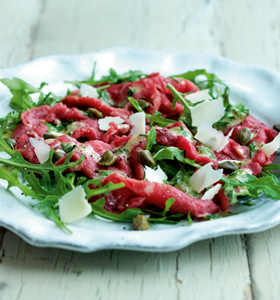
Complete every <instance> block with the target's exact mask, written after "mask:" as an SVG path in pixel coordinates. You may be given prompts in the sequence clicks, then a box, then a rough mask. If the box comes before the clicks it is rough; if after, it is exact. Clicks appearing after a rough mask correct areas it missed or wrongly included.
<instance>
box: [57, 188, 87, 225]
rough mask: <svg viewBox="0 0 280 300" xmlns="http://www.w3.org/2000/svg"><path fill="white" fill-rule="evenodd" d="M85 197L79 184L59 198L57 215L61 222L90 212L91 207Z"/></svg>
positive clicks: (69, 220) (74, 219) (84, 215)
mask: <svg viewBox="0 0 280 300" xmlns="http://www.w3.org/2000/svg"><path fill="white" fill-rule="evenodd" d="M85 197H86V194H85V191H84V189H83V187H82V186H81V185H79V186H77V187H76V188H75V189H74V190H72V191H70V192H68V193H67V194H65V195H63V196H62V197H61V198H60V199H59V215H60V219H61V221H62V222H66V223H70V222H74V221H77V220H80V219H82V218H84V217H86V216H87V215H89V214H90V213H91V212H92V208H91V206H90V204H89V203H88V201H87V199H86V198H85Z"/></svg>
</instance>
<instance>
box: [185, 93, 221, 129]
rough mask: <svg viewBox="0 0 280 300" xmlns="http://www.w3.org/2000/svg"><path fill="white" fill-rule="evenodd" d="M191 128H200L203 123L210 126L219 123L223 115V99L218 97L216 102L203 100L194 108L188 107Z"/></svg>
mask: <svg viewBox="0 0 280 300" xmlns="http://www.w3.org/2000/svg"><path fill="white" fill-rule="evenodd" d="M190 111H191V117H192V126H196V127H198V126H200V125H201V124H202V123H203V122H207V123H209V124H210V125H212V124H214V123H215V122H217V121H219V120H220V119H221V117H222V116H223V115H224V114H225V108H224V104H223V98H222V97H219V98H218V99H216V100H212V101H209V100H205V101H203V102H202V103H199V104H197V105H196V106H194V107H190Z"/></svg>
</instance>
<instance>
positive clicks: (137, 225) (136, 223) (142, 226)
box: [132, 215, 150, 230]
mask: <svg viewBox="0 0 280 300" xmlns="http://www.w3.org/2000/svg"><path fill="white" fill-rule="evenodd" d="M132 227H133V229H134V230H148V229H149V228H150V224H149V222H148V220H147V219H146V217H145V216H144V215H138V216H136V217H134V218H133V220H132Z"/></svg>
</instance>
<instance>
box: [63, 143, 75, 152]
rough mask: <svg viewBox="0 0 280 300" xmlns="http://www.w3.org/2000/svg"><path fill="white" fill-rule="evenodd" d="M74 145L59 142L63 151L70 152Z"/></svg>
mask: <svg viewBox="0 0 280 300" xmlns="http://www.w3.org/2000/svg"><path fill="white" fill-rule="evenodd" d="M75 146H76V145H75V144H73V143H68V144H65V143H61V148H62V149H63V151H64V152H65V153H69V152H71V151H72V150H73V149H74V147H75Z"/></svg>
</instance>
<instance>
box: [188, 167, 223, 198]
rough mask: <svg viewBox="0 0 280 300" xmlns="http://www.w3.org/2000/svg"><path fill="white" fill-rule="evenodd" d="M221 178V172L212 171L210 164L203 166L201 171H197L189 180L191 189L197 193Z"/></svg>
mask: <svg viewBox="0 0 280 300" xmlns="http://www.w3.org/2000/svg"><path fill="white" fill-rule="evenodd" d="M222 176H223V170H213V169H212V167H211V163H209V164H207V165H205V166H203V167H202V168H201V169H199V170H197V171H196V172H195V173H194V174H193V175H192V176H191V178H190V185H191V187H192V188H193V189H194V190H195V191H197V192H199V193H200V192H201V191H202V190H203V189H205V188H206V187H208V186H210V185H212V184H214V183H216V182H217V181H219V180H220V179H221V178H222Z"/></svg>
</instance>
